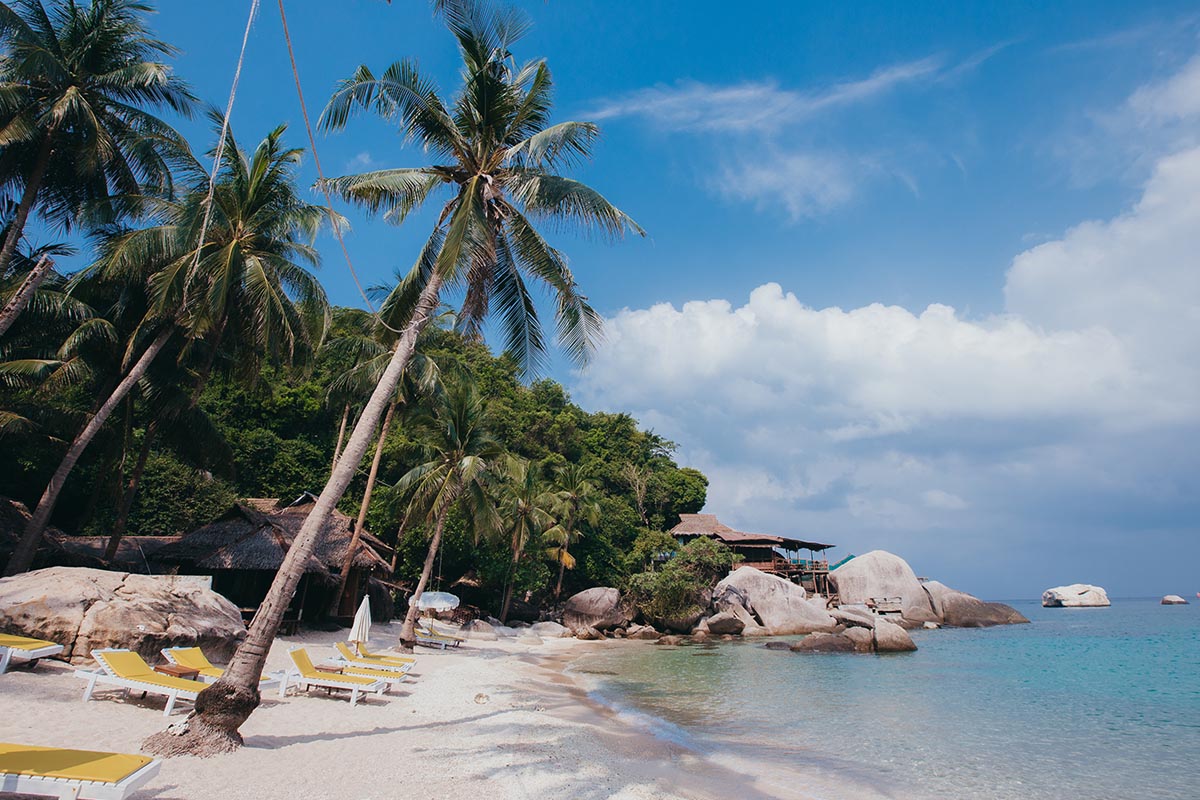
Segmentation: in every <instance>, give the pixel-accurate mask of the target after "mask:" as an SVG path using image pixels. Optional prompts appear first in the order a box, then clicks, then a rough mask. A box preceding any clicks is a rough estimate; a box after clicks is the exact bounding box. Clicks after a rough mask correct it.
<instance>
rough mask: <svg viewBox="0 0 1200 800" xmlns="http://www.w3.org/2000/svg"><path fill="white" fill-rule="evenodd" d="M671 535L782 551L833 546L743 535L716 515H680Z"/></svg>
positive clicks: (797, 540) (820, 548) (758, 534)
mask: <svg viewBox="0 0 1200 800" xmlns="http://www.w3.org/2000/svg"><path fill="white" fill-rule="evenodd" d="M671 535H672V536H675V537H677V538H680V539H694V538H696V537H697V536H707V537H709V538H711V539H716V540H718V541H721V542H724V543H725V544H727V545H730V546H733V547H779V548H782V549H784V550H828V549H829V548H831V547H834V546H835V545H832V544H823V543H821V542H807V541H804V540H803V539H792V538H789V537H786V536H772V535H771V534H768V533H743V532H742V531H735V530H734V529H733V528H731V527H729V526H728V525H725V524H724V523H722V522H721V521H720V520H718V519H717V515H716V514H680V515H679V524H678V525H676V526H675V527H674V528H672V529H671Z"/></svg>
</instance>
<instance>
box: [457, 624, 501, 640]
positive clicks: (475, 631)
mask: <svg viewBox="0 0 1200 800" xmlns="http://www.w3.org/2000/svg"><path fill="white" fill-rule="evenodd" d="M462 633H463V635H464V636H466V637H467V638H468V639H471V640H478V641H481V642H494V641H496V640H497V639H499V638H500V634H498V633H496V629H495V628H493V627H492V626H491V625H489V624H488V623H486V622H484V621H483V620H481V619H473V620H471V621H470V622H468V623H467V624H466V625H463V627H462Z"/></svg>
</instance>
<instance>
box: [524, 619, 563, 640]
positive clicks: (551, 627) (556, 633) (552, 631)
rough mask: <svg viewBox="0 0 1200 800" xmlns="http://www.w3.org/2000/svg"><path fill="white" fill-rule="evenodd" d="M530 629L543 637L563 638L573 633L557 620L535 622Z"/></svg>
mask: <svg viewBox="0 0 1200 800" xmlns="http://www.w3.org/2000/svg"><path fill="white" fill-rule="evenodd" d="M530 630H531V631H532V632H533V634H534V635H535V636H540V637H541V638H543V639H563V638H566V637H568V636H570V635H571V629H570V628H568V627H567V626H566V625H559V624H558V623H557V622H535V623H533V626H532V627H531V628H530Z"/></svg>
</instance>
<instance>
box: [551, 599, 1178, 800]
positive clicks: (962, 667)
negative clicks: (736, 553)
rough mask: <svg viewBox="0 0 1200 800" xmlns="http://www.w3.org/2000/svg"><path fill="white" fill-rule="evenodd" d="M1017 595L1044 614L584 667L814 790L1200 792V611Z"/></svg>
mask: <svg viewBox="0 0 1200 800" xmlns="http://www.w3.org/2000/svg"><path fill="white" fill-rule="evenodd" d="M1011 604H1012V605H1013V606H1015V607H1016V608H1017V609H1018V610H1020V611H1021V613H1023V614H1025V616H1027V617H1029V619H1030V620H1031V621H1032V623H1033V624H1031V625H1014V626H1007V627H1001V628H991V629H986V630H953V629H945V630H935V631H924V630H922V631H915V632H914V633H913V639H914V641H916V643H917V645H918V647H919V648H920V649H919V650H918V651H917V652H915V653H906V654H895V655H887V656H873V655H851V654H824V655H818V654H807V655H800V654H794V653H791V652H788V651H786V650H785V651H778V650H767V649H765V648H764V647H763V646H762V641H761V640H748V641H744V642H723V643H717V644H704V645H691V646H682V647H678V648H668V647H659V646H655V645H652V644H642V643H622V644H621V645H620V646H612V647H609V648H605V649H604V650H602V651H600V652H598V653H595V654H594V655H589V656H588V657H587V658H585V659H580V660H578V661H576V662H575V663H573V664H572V665H571V667H570V671H571V672H572V673H573V674H574V675H576V676H577V677H578V678H579V679H580V680H581V681H582V682H583V683H584V684H585V685H586V686H588V687H589V690H590V695H591V696H592V698H593V699H595V700H597V701H598V702H601V703H603V704H605V705H608V706H610V707H612V708H614V709H616V710H617V711H618V713H619V714H621V715H622V716H623V717H625V718H626V719H628V720H631V721H633V722H634V723H635V724H638V725H641V726H643V727H645V728H647V729H648V730H649V731H650V732H651V733H653V734H655V735H657V736H660V737H665V738H668V739H671V740H672V741H674V742H675V743H677V744H679V745H681V746H683V747H685V748H688V749H690V750H693V751H695V752H697V753H698V754H700V755H704V756H707V757H709V758H710V759H712V760H714V761H717V762H719V763H725V764H727V765H730V766H734V767H735V768H738V769H741V770H743V771H748V772H752V773H754V774H766V775H770V774H774V773H778V774H787V773H788V772H789V771H791V770H795V769H799V768H803V770H802V773H807V774H810V775H819V776H822V778H823V779H822V780H819V781H817V782H815V783H814V785H813V786H812V787H805V788H804V791H805V793H806V794H811V795H813V796H815V797H820V798H829V799H830V800H833V798H839V797H841V798H855V797H856V794H855V792H854V791H853V790H847V789H844V788H843V789H839V788H838V786H839V785H842V786H843V787H844V786H850V785H857V786H869V787H872V788H873V789H874V790H876V791H878V793H879V794H880V795H882V796H886V797H904V798H908V797H913V798H917V797H919V798H955V799H956V800H957V799H959V798H979V799H980V800H1017V799H1018V798H1019V799H1020V800H1043V799H1044V800H1060V799H1061V798H1067V797H1086V798H1089V800H1126V799H1128V800H1133V798H1137V800H1151V799H1155V800H1157V799H1159V798H1163V799H1165V798H1200V605H1198V604H1197V603H1196V601H1195V600H1193V601H1192V604H1191V605H1188V606H1162V605H1159V602H1158V600H1157V599H1115V600H1113V605H1112V606H1111V607H1110V608H1103V609H1043V608H1042V607H1041V606H1040V604H1038V603H1034V602H1013V603H1011ZM841 781H844V783H840V782H841ZM843 791H848V792H849V793H846V794H843V793H841V792H843Z"/></svg>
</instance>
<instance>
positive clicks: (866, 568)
mask: <svg viewBox="0 0 1200 800" xmlns="http://www.w3.org/2000/svg"><path fill="white" fill-rule="evenodd" d="M829 580H830V581H831V582H832V583H833V585H834V586H836V587H837V594H838V600H839V601H840V602H841V604H842V605H865V604H867V603H868V602H870V601H871V600H872V599H880V600H881V599H883V598H891V597H899V598H900V607H901V610H902V615H903V617H904V618H905V619H906V620H908V621H909V622H913V623H916V624H918V625H919V624H920V623H922V622H927V621H928V622H936V621H937V618H936V616H935V615H934V613H933V607H932V606H931V605H930V602H929V595H928V594H926V593H925V590H924V589H923V588H922V587H921V582H920V581H918V580H917V575H916V573H915V572H913V571H912V567H910V566H909V565H908V562H906V561H905V560H904V559H903V558H900V556H897V555H893V554H891V553H888V552H886V551H884V550H872V551H871V552H869V553H867V554H866V555H861V556H857V557H856V558H852V559H850V560H849V561H847V562H846V563H845V564H842V565H841V566H840V567H838V568H837V569H835V570H833V571H832V572H830V573H829Z"/></svg>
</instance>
